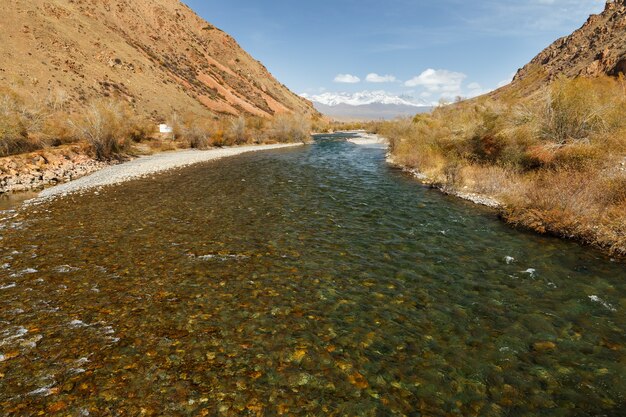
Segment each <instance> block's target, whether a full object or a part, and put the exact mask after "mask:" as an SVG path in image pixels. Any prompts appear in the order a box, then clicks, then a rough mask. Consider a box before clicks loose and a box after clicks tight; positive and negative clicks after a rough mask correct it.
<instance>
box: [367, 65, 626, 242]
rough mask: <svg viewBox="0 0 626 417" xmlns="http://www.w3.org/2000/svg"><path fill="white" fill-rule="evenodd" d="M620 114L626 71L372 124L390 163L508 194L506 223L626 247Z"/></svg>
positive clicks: (625, 151) (452, 183)
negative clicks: (386, 141) (622, 74)
mask: <svg viewBox="0 0 626 417" xmlns="http://www.w3.org/2000/svg"><path fill="white" fill-rule="evenodd" d="M521 90H523V92H522V91H521ZM625 114H626V82H625V81H624V79H623V78H613V77H608V76H606V77H598V78H575V79H567V78H557V79H556V80H554V81H553V82H552V83H551V84H550V85H549V86H546V87H544V88H541V89H539V90H537V89H535V90H530V89H529V88H528V86H525V85H520V86H518V87H513V88H512V89H509V90H506V91H505V92H503V93H501V94H499V95H496V96H495V97H494V96H486V97H481V98H478V99H474V100H469V101H466V102H461V103H455V104H452V105H448V106H440V107H438V108H436V109H435V110H433V111H432V112H431V113H430V114H420V115H417V116H415V117H414V118H413V119H402V120H396V121H392V122H378V123H376V124H374V125H371V126H370V129H371V130H375V131H377V132H378V133H380V134H382V135H384V136H386V137H387V138H388V139H389V140H390V145H391V148H390V151H391V155H392V158H393V159H394V161H395V162H396V163H398V164H400V165H404V166H409V167H411V168H415V169H417V170H419V171H421V172H422V173H424V174H425V175H427V176H428V177H429V178H430V179H431V180H432V181H433V182H435V183H438V184H441V185H442V186H445V187H453V188H457V189H463V190H464V191H469V192H479V193H483V194H488V195H490V196H492V197H496V198H499V199H501V200H502V201H505V202H506V204H507V207H508V210H509V211H508V214H507V216H506V217H507V218H508V219H509V220H510V221H511V222H512V223H515V224H518V225H521V226H525V227H530V228H532V229H534V230H537V231H540V232H549V233H554V234H562V235H565V236H573V237H577V238H579V239H581V240H583V241H585V242H589V243H595V244H598V245H600V246H605V247H610V248H611V250H612V251H613V252H626V246H624V245H623V243H622V246H621V247H620V245H619V244H616V243H615V242H618V241H619V242H623V241H624V238H623V235H620V234H619V233H618V232H617V231H618V230H622V231H623V227H622V228H621V229H620V227H621V226H620V227H618V226H617V225H620V224H621V225H624V224H626V210H623V208H624V197H623V195H624V193H626V191H623V190H624V185H626V180H625V179H624V175H626V174H625V173H624V171H623V169H624V168H621V169H622V171H619V167H620V166H621V165H620V164H623V163H625V162H626V159H625V157H626V118H625V117H624V115H625ZM620 233H623V232H620ZM609 236H611V237H610V238H609ZM620 236H621V237H620ZM610 242H613V243H610Z"/></svg>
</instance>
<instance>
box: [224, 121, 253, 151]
mask: <svg viewBox="0 0 626 417" xmlns="http://www.w3.org/2000/svg"><path fill="white" fill-rule="evenodd" d="M226 136H227V137H228V139H229V142H231V143H232V144H234V145H241V144H244V143H246V142H248V130H247V122H246V118H245V117H244V116H239V117H238V118H236V119H233V120H232V121H231V122H230V126H228V130H227V131H226Z"/></svg>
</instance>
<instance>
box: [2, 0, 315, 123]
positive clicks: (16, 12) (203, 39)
mask: <svg viewBox="0 0 626 417" xmlns="http://www.w3.org/2000/svg"><path fill="white" fill-rule="evenodd" d="M0 33H1V35H0V36H1V37H2V41H1V42H0V86H8V87H10V88H12V89H13V90H15V91H17V92H18V93H22V94H27V95H32V96H34V97H33V98H34V99H46V98H47V97H49V96H55V95H58V94H62V95H67V96H68V97H69V98H70V100H71V102H72V103H75V104H80V103H81V102H86V101H88V100H90V99H92V98H97V97H101V96H110V95H116V96H120V97H122V98H124V99H126V100H128V101H129V102H132V103H134V106H135V107H136V108H137V110H138V111H139V112H140V113H144V114H150V115H152V116H153V117H155V118H164V117H167V116H168V115H170V114H171V113H172V112H174V111H176V112H178V113H181V112H194V113H198V114H207V115H209V114H233V115H237V114H252V115H257V116H264V117H268V116H271V115H273V114H276V113H286V112H297V113H305V114H310V113H313V112H315V110H314V109H313V107H312V105H311V103H309V102H308V101H307V100H305V99H303V98H301V97H298V96H296V95H295V94H293V93H292V92H291V91H289V90H288V89H287V88H286V87H285V86H284V85H282V84H280V83H279V82H278V81H276V80H275V79H274V78H273V77H272V75H271V74H270V73H269V72H268V71H267V69H266V68H265V67H264V66H263V65H261V64H260V63H259V62H258V61H256V60H254V59H253V58H252V57H251V56H250V55H248V54H247V53H246V52H245V51H244V50H243V49H241V48H240V47H239V45H238V44H237V43H236V42H235V41H234V40H233V38H231V37H230V36H229V35H227V34H226V33H224V32H222V31H221V30H219V29H217V28H215V27H214V26H212V25H211V24H209V23H207V22H206V21H204V20H202V19H201V18H200V17H198V16H197V15H196V14H195V13H194V12H193V11H192V10H191V9H190V8H188V7H187V6H185V5H184V4H182V3H181V2H180V1H178V0H4V7H3V11H2V13H1V14H0Z"/></svg>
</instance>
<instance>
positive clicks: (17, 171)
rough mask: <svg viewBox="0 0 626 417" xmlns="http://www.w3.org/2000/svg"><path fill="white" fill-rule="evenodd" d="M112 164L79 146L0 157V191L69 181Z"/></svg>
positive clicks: (40, 186) (36, 188)
mask: <svg viewBox="0 0 626 417" xmlns="http://www.w3.org/2000/svg"><path fill="white" fill-rule="evenodd" d="M114 163H116V162H102V161H97V160H95V159H93V158H92V157H90V156H89V154H88V153H87V152H86V149H85V148H84V146H83V145H71V146H66V147H60V148H51V149H44V150H41V151H37V152H33V153H29V154H23V155H14V156H10V157H5V158H0V194H4V193H10V192H20V191H32V190H38V189H42V188H44V187H47V186H50V185H56V184H60V183H64V182H68V181H72V180H75V179H77V178H80V177H83V176H85V175H88V174H91V173H92V172H95V171H98V170H100V169H102V168H104V167H106V166H109V165H111V164H114Z"/></svg>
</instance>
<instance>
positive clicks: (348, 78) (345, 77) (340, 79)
mask: <svg viewBox="0 0 626 417" xmlns="http://www.w3.org/2000/svg"><path fill="white" fill-rule="evenodd" d="M335 82H336V83H344V84H357V83H360V82H361V79H360V78H359V77H357V76H356V75H352V74H337V76H336V77H335Z"/></svg>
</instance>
